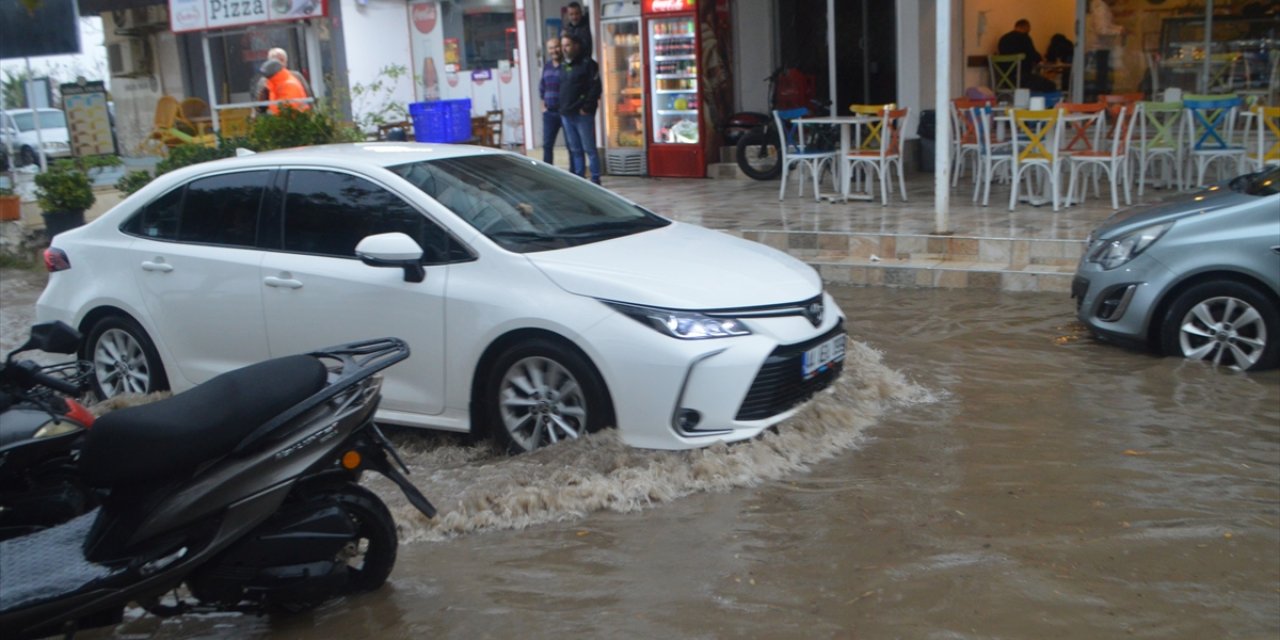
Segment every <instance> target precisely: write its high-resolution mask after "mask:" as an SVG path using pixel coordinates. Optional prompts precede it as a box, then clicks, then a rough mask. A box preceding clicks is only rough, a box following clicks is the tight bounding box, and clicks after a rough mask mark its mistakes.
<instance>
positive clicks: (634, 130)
mask: <svg viewBox="0 0 1280 640" xmlns="http://www.w3.org/2000/svg"><path fill="white" fill-rule="evenodd" d="M602 26H603V29H602V30H603V31H604V39H603V40H604V41H603V42H602V43H601V44H602V46H601V51H600V55H601V65H600V67H601V68H600V71H601V75H602V76H603V80H604V126H605V146H606V147H607V148H610V149H616V148H633V149H640V148H643V147H644V75H643V73H644V72H643V69H644V64H643V62H642V61H641V56H642V53H641V48H640V20H639V19H638V18H637V19H635V20H626V21H621V22H606V23H603V25H602Z"/></svg>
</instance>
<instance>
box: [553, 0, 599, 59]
mask: <svg viewBox="0 0 1280 640" xmlns="http://www.w3.org/2000/svg"><path fill="white" fill-rule="evenodd" d="M564 18H565V22H564V27H562V28H561V29H560V33H561V35H563V34H568V35H571V36H578V39H579V40H581V41H582V50H583V51H586V52H587V57H588V58H592V57H594V56H595V54H594V52H595V49H592V48H591V24H590V23H588V22H587V18H586V16H584V15H582V5H581V4H579V3H577V2H570V3H569V4H568V5H567V6H565V8H564Z"/></svg>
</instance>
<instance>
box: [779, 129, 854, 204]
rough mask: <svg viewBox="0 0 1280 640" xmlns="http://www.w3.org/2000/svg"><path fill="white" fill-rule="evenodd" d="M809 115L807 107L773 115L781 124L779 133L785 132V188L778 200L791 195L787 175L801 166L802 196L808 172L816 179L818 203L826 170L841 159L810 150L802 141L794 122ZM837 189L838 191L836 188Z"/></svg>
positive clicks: (783, 162) (781, 147)
mask: <svg viewBox="0 0 1280 640" xmlns="http://www.w3.org/2000/svg"><path fill="white" fill-rule="evenodd" d="M806 115H809V110H808V109H805V108H803V107H800V108H796V109H785V110H782V111H779V110H777V109H775V110H774V112H773V120H774V122H775V123H777V126H778V131H780V132H782V138H783V139H782V144H781V145H780V149H779V151H780V152H781V153H782V186H780V187H779V188H778V199H779V200H782V199H783V198H784V197H785V196H786V194H787V174H789V173H791V167H792V166H793V165H798V166H799V168H800V173H799V174H797V175H798V176H800V179H801V182H800V195H804V182H803V180H804V171H808V172H809V174H810V176H811V178H812V179H813V199H814V200H818V199H819V195H818V182H819V181H820V179H821V177H822V170H823V168H828V169H832V170H833V171H834V168H835V159H836V156H837V155H839V154H838V153H837V152H835V151H830V150H817V149H811V148H806V147H807V145H806V144H805V140H803V139H801V137H800V132H799V129H800V127H799V126H798V125H797V124H796V123H795V122H794V121H795V119H796V118H801V117H804V116H806ZM833 188H834V187H833Z"/></svg>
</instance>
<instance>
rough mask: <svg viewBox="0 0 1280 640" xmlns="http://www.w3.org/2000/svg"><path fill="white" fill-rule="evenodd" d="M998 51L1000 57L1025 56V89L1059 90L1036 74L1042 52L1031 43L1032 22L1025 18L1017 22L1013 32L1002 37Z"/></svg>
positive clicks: (1023, 68)
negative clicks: (1019, 54)
mask: <svg viewBox="0 0 1280 640" xmlns="http://www.w3.org/2000/svg"><path fill="white" fill-rule="evenodd" d="M996 51H998V52H999V53H1000V55H1009V54H1013V53H1021V54H1022V55H1023V56H1025V57H1024V58H1023V59H1022V86H1023V87H1026V88H1028V89H1030V90H1032V91H1039V92H1046V91H1057V90H1058V86H1057V85H1055V84H1053V81H1052V80H1050V79H1048V78H1046V77H1044V76H1042V75H1039V74H1037V73H1036V72H1035V69H1036V65H1038V64H1040V52H1039V51H1036V44H1035V43H1034V42H1032V41H1031V21H1030V20H1027V19H1026V18H1023V19H1022V20H1019V21H1017V22H1015V23H1014V24H1013V31H1010V32H1009V33H1006V34H1004V35H1003V36H1000V42H999V43H998V44H996ZM995 81H996V79H995V78H992V79H991V82H992V83H995Z"/></svg>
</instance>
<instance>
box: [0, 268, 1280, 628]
mask: <svg viewBox="0 0 1280 640" xmlns="http://www.w3.org/2000/svg"><path fill="white" fill-rule="evenodd" d="M834 293H835V295H836V296H837V299H838V300H839V301H840V303H841V305H842V307H843V308H844V310H845V312H846V313H847V314H848V316H849V320H848V327H849V330H850V338H851V343H850V351H849V356H848V361H847V363H846V369H845V370H846V376H845V378H844V379H843V380H842V382H841V383H840V385H838V388H836V389H835V390H834V391H833V392H831V393H828V394H825V395H823V396H822V397H821V398H820V399H819V400H817V401H816V402H814V403H811V404H810V405H809V406H808V407H806V408H805V409H804V410H803V411H801V412H800V413H799V414H798V415H796V416H795V417H794V418H792V419H791V420H789V421H788V422H786V423H784V425H782V427H781V428H780V429H778V430H777V432H776V433H769V434H767V435H765V436H764V437H762V438H759V439H757V440H754V441H751V442H747V443H742V444H739V445H734V446H718V447H712V448H709V449H703V450H697V451H688V452H654V451H640V450H632V449H628V448H626V447H624V446H622V445H621V444H620V443H619V442H618V440H617V438H616V437H615V435H614V434H612V433H609V432H605V433H602V434H597V435H595V436H592V437H590V438H587V439H585V440H581V441H576V442H570V443H566V444H563V445H559V446H556V447H553V448H551V449H548V450H545V451H542V452H539V453H537V454H534V455H529V456H523V457H515V458H508V457H504V456H497V455H495V454H493V453H492V452H491V451H490V450H489V449H488V448H487V447H486V446H484V445H473V444H470V443H468V442H466V441H465V440H463V439H461V438H457V437H452V436H443V435H420V434H417V433H414V432H403V431H402V432H397V433H396V434H395V435H394V438H395V439H396V440H397V442H398V444H399V445H400V446H401V448H402V452H403V453H405V454H406V458H407V460H408V462H409V464H410V466H411V468H412V470H413V475H412V476H411V477H412V479H414V481H415V482H416V483H417V484H418V486H419V487H421V488H422V489H423V491H424V493H426V494H427V495H428V496H429V497H430V498H432V500H433V501H435V502H436V504H437V506H439V507H441V512H442V515H441V516H440V517H438V518H437V519H436V520H435V521H432V522H428V521H426V520H425V519H423V518H421V517H420V516H419V515H417V514H416V512H413V511H412V509H411V508H410V507H408V506H407V504H406V502H405V501H404V499H403V497H401V496H400V495H399V493H398V491H396V490H395V488H394V487H393V486H391V485H390V484H389V483H386V482H384V481H381V480H380V479H371V480H370V481H369V484H370V485H372V486H373V487H374V489H375V490H376V491H377V492H378V493H379V494H380V495H381V496H383V497H384V498H385V499H386V500H387V502H388V503H389V505H390V506H391V508H392V510H393V513H394V514H395V515H396V517H397V521H398V523H399V525H400V534H401V538H402V544H401V547H400V555H399V559H398V563H397V565H396V569H395V572H394V573H393V574H392V577H391V581H390V583H389V585H388V586H387V587H386V588H384V589H382V590H380V591H378V592H376V593H373V594H368V595H363V596H360V597H353V598H346V599H342V600H339V601H336V602H332V603H329V604H327V605H325V606H323V607H321V608H320V609H319V610H317V611H315V612H313V613H310V614H305V615H301V616H295V617H291V618H274V619H273V618H265V617H264V618H258V617H251V616H238V615H216V616H186V617H184V618H178V619H172V620H166V621H160V620H157V619H155V618H153V617H150V616H145V617H139V615H138V612H137V611H131V612H130V616H129V619H128V620H127V621H126V623H125V624H123V625H121V626H119V627H117V628H115V629H112V630H101V631H95V632H91V633H86V634H84V635H83V637H130V638H135V637H157V638H188V637H200V638H243V637H289V638H335V637H342V638H416V637H428V636H431V637H444V638H475V637H481V638H507V637H521V638H560V637H564V636H566V635H570V634H573V635H578V636H582V637H593V638H594V637H618V638H653V637H679V638H721V637H758V638H822V637H833V638H889V637H903V638H925V637H934V638H991V637H1008V638H1042V637H1062V638H1111V637H1116V638H1120V637H1123V638H1129V637H1139V638H1209V637H1214V638H1217V637H1240V638H1263V637H1267V638H1273V637H1277V636H1278V635H1280V373H1278V372H1276V371H1269V372H1263V373H1259V374H1251V375H1244V374H1239V373H1233V372H1229V371H1219V370H1214V369H1212V368H1210V367H1208V366H1204V365H1202V364H1201V363H1191V362H1184V361H1181V360H1175V359H1171V358H1158V357H1154V356H1152V355H1149V354H1145V353H1141V352H1135V351H1130V350H1126V349H1121V348H1117V347H1114V346H1109V345H1104V344H1101V343H1098V342H1096V341H1095V340H1094V339H1092V338H1090V337H1088V336H1087V335H1086V334H1085V332H1084V331H1083V328H1082V327H1080V326H1079V325H1078V324H1076V323H1075V322H1074V319H1073V316H1072V305H1071V302H1070V300H1069V299H1068V298H1067V297H1066V296H1064V295H1053V294H1029V293H1001V292H995V291H969V290H933V289H887V288H836V289H835V290H834ZM5 313H6V314H11V313H12V309H6V310H5ZM11 317H12V316H11Z"/></svg>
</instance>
